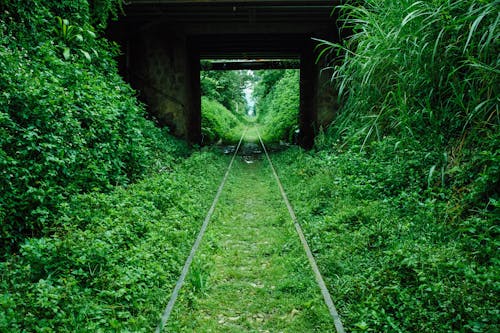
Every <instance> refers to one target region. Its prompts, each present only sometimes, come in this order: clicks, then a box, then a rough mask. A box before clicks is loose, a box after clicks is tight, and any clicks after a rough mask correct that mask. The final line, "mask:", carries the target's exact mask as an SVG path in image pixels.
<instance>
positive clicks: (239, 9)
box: [108, 0, 341, 148]
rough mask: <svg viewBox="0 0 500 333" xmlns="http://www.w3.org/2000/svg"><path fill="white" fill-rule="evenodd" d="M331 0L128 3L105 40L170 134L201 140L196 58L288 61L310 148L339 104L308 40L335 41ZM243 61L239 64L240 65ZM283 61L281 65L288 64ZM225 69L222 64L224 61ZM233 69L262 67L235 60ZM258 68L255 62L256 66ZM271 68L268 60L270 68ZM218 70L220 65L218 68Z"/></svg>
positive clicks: (304, 136) (137, 0) (305, 141)
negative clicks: (296, 71) (296, 77)
mask: <svg viewBox="0 0 500 333" xmlns="http://www.w3.org/2000/svg"><path fill="white" fill-rule="evenodd" d="M335 4H336V2H335V1H332V0H326V1H325V0H322V1H314V0H310V1H304V0H289V1H275V0H267V1H265V0H260V1H257V0H253V1H252V0H247V1H227V0H219V1H206V0H197V1H196V0H191V1H187V0H186V1H185V0H177V1H172V0H156V1H149V0H131V1H129V2H127V3H126V5H125V6H124V12H125V15H124V16H122V17H121V18H120V19H119V20H118V21H117V22H114V23H112V24H111V25H110V27H109V30H108V37H109V38H110V39H111V40H114V41H116V42H118V43H119V44H120V45H121V49H122V56H121V57H120V58H119V65H120V71H121V73H122V75H123V76H124V78H125V79H126V80H127V81H128V82H129V83H130V84H131V86H132V87H134V88H135V89H137V90H138V91H139V94H140V95H139V96H140V99H141V100H142V101H143V102H144V103H145V104H146V105H147V108H148V112H149V113H150V114H151V115H152V116H153V117H154V118H156V119H157V121H158V122H159V123H160V125H164V126H168V127H169V128H171V131H172V133H173V134H175V135H176V136H179V137H184V138H186V139H187V140H189V141H191V142H193V143H199V142H201V96H200V70H201V65H200V60H201V59H212V60H217V59H219V60H221V59H225V60H230V59H232V60H235V59H239V60H256V59H257V60H258V59H267V60H270V61H268V64H272V63H273V61H272V60H273V59H287V60H288V65H289V67H290V68H296V67H297V64H299V66H298V67H299V68H300V112H299V120H298V123H299V129H300V132H299V143H300V145H302V146H303V147H306V148H308V147H311V146H312V144H313V141H314V136H315V134H316V133H317V131H318V129H319V128H320V127H321V126H325V125H327V124H329V123H330V122H331V121H332V119H333V117H334V115H335V111H336V109H337V105H336V103H337V95H336V91H335V90H334V89H333V87H332V86H331V84H330V83H329V80H330V78H329V75H325V74H323V75H321V68H323V67H324V66H325V63H323V62H321V61H320V62H319V63H316V57H317V50H316V45H317V43H316V42H315V41H314V40H313V38H320V39H329V40H339V39H340V38H341V36H339V32H338V27H337V22H336V17H335V16H334V15H332V9H333V7H334V5H335ZM239 65H241V67H239ZM288 65H287V62H283V63H282V65H281V68H287V66H288ZM221 66H222V67H223V66H227V65H221ZM231 66H232V68H231V69H238V68H246V69H251V68H255V69H262V66H263V65H262V62H259V61H246V62H243V61H241V62H232V65H231ZM253 66H255V67H253ZM269 66H272V65H269ZM218 69H223V68H218Z"/></svg>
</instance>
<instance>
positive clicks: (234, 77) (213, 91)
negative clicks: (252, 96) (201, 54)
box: [200, 70, 249, 116]
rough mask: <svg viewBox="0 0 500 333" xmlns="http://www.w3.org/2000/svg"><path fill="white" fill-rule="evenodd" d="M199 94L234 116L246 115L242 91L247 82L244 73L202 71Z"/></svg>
mask: <svg viewBox="0 0 500 333" xmlns="http://www.w3.org/2000/svg"><path fill="white" fill-rule="evenodd" d="M200 76H201V77H200V80H201V94H202V96H206V97H207V98H209V99H211V100H214V101H217V102H219V103H220V104H222V105H223V106H224V107H225V108H226V109H228V110H229V111H231V113H233V114H235V115H238V114H239V115H243V116H244V115H245V114H246V107H245V106H246V103H245V99H244V95H243V89H244V88H245V84H246V82H247V81H248V80H249V77H248V74H247V73H246V71H243V70H240V71H202V72H201V74H200Z"/></svg>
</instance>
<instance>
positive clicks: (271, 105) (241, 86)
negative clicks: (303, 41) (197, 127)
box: [200, 59, 300, 144]
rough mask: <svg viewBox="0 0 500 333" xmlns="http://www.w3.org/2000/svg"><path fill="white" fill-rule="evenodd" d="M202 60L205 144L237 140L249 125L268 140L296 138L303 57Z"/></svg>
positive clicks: (295, 139)
mask: <svg viewBox="0 0 500 333" xmlns="http://www.w3.org/2000/svg"><path fill="white" fill-rule="evenodd" d="M200 65H201V71H200V86H201V114H202V117H201V118H202V119H201V134H202V144H212V143H234V142H236V141H238V139H239V137H240V135H241V133H242V132H243V130H244V128H246V127H255V128H256V129H258V130H259V132H260V133H261V134H262V136H263V138H264V141H266V142H282V143H297V137H298V134H299V121H298V117H299V107H300V103H299V96H300V89H299V78H300V71H299V68H300V60H299V59H217V60H213V59H208V60H207V59H203V60H202V61H201V64H200ZM253 132H255V131H251V133H253ZM247 139H248V140H252V136H251V135H247ZM254 141H258V140H257V136H256V135H255V138H254Z"/></svg>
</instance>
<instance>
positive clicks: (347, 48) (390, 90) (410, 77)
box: [322, 0, 500, 217]
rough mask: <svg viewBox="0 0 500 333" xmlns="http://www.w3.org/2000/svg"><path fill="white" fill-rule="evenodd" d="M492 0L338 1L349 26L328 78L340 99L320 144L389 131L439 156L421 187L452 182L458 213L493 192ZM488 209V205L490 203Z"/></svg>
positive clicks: (365, 142) (495, 83) (330, 47)
mask: <svg viewBox="0 0 500 333" xmlns="http://www.w3.org/2000/svg"><path fill="white" fill-rule="evenodd" d="M498 4H499V2H498V1H472V0H468V1H444V0H436V1H398V2H390V1H365V2H363V5H360V6H353V5H342V6H340V7H338V9H339V11H341V12H342V13H343V15H344V25H345V27H346V28H349V29H351V30H352V31H353V34H352V36H351V37H350V38H348V39H347V40H346V42H345V43H344V44H343V45H339V44H334V43H330V42H326V41H324V42H323V50H322V55H323V54H327V53H331V54H336V55H338V56H339V58H337V60H336V61H337V63H336V65H334V66H333V68H334V70H335V74H334V76H333V77H332V80H333V81H334V82H335V83H336V84H337V86H338V88H339V89H340V93H341V94H340V95H341V96H342V98H343V102H344V106H343V107H342V109H341V110H340V111H339V115H338V117H337V119H336V120H335V123H334V124H333V125H332V126H331V128H330V129H329V131H328V133H327V135H326V136H325V138H327V140H325V142H323V144H324V146H329V145H332V143H333V142H335V140H341V141H342V142H343V143H344V144H345V145H353V144H354V145H357V144H360V145H361V149H367V150H368V151H369V148H368V146H369V142H370V141H373V140H378V141H383V140H384V139H385V137H386V136H394V137H397V138H398V141H401V142H407V143H410V142H418V144H419V145H420V147H422V151H427V152H429V153H431V154H435V155H441V156H444V158H443V160H444V162H442V163H441V164H440V165H439V166H438V165H430V166H429V169H428V173H427V175H426V177H427V178H428V184H427V185H428V186H432V185H434V184H435V180H437V179H440V180H441V181H440V185H441V186H443V187H445V188H447V189H450V188H451V189H453V190H454V191H453V200H454V202H455V204H456V205H457V206H458V207H459V208H458V209H457V214H458V217H465V216H466V215H467V214H470V213H471V212H473V211H475V210H477V209H484V208H485V207H491V205H490V202H491V200H492V199H493V200H498V198H499V192H498V188H500V187H499V186H498V184H499V183H498V179H499V178H500V176H499V175H500V174H499V171H498V168H497V167H496V166H495V165H496V164H497V163H498V154H497V153H496V152H498V151H499V150H500V137H499V133H500V113H499V109H498V95H499V92H498V87H500V82H499V77H500V76H499V73H500V71H499V68H498V64H499V61H500V58H499V57H500V52H499V47H498V45H499V44H498V42H496V41H497V40H498V36H499V34H500V31H499V18H498V10H497V8H498ZM488 209H490V208H488Z"/></svg>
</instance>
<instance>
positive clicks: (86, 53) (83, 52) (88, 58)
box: [80, 50, 92, 61]
mask: <svg viewBox="0 0 500 333" xmlns="http://www.w3.org/2000/svg"><path fill="white" fill-rule="evenodd" d="M80 52H82V54H83V55H84V56H85V59H87V60H88V61H91V60H92V58H91V57H90V54H89V53H88V52H87V51H84V50H80Z"/></svg>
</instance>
